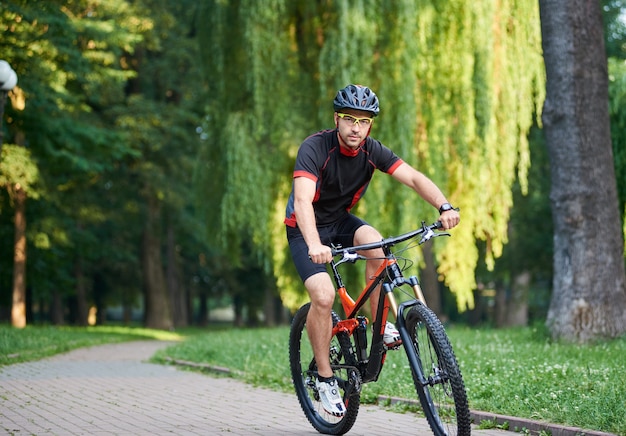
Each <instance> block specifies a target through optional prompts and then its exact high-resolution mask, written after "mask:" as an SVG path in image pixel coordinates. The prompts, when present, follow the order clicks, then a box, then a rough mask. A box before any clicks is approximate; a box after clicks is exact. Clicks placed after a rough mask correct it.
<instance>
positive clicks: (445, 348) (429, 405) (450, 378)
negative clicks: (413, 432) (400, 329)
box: [404, 303, 471, 436]
mask: <svg viewBox="0 0 626 436" xmlns="http://www.w3.org/2000/svg"><path fill="white" fill-rule="evenodd" d="M406 327H407V330H408V333H409V336H410V337H411V343H410V344H405V345H404V346H405V350H406V352H407V355H408V354H410V353H415V354H414V355H416V357H417V358H416V359H414V360H412V359H411V357H410V356H409V362H417V366H418V367H417V368H414V367H413V366H414V365H413V364H411V373H412V374H413V381H414V384H415V389H416V390H417V394H418V396H419V399H420V403H421V404H422V408H423V410H424V414H425V415H426V419H427V420H428V424H429V425H430V428H431V429H432V431H433V433H434V434H435V435H436V436H442V435H447V436H467V435H469V434H470V433H471V420H470V413H469V407H468V404H467V394H466V392H465V385H464V383H463V378H462V376H461V371H460V370H459V365H458V362H457V360H456V357H455V356H454V352H453V351H452V346H451V345H450V341H449V339H448V336H447V334H446V332H445V330H444V328H443V325H442V324H441V322H440V321H439V319H438V318H437V316H436V315H435V313H434V312H433V311H432V310H430V309H429V308H428V307H426V306H424V305H423V304H421V303H419V304H417V305H416V306H413V307H412V308H411V309H410V310H409V312H408V313H407V316H406Z"/></svg>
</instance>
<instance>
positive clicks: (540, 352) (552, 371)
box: [0, 325, 626, 436]
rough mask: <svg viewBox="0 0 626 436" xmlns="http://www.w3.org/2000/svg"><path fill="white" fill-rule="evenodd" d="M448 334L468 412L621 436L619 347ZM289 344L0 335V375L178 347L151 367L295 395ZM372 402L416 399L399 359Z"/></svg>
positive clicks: (88, 334)
mask: <svg viewBox="0 0 626 436" xmlns="http://www.w3.org/2000/svg"><path fill="white" fill-rule="evenodd" d="M447 332H448V334H449V336H450V339H451V342H452V344H453V347H454V350H455V352H456V355H457V358H458V360H459V364H460V366H461V371H462V373H463V378H464V380H465V385H466V388H467V394H468V398H469V402H470V408H472V409H474V410H481V411H485V412H493V413H498V414H504V415H512V416H517V417H520V418H531V419H536V420H543V421H546V422H550V423H560V424H566V425H571V426H576V427H581V428H584V429H590V430H600V431H605V432H611V433H615V434H618V435H621V436H626V376H624V374H626V359H625V358H624V356H626V337H623V338H621V339H617V340H613V341H607V342H602V343H597V344H594V345H585V346H580V345H572V344H562V343H555V342H553V341H551V340H550V339H549V338H548V337H547V335H546V334H545V332H544V331H542V330H541V329H533V328H523V329H507V330H493V329H484V328H481V329H470V328H466V327H449V328H448V329H447ZM288 337H289V328H288V327H279V328H273V329H266V328H262V329H261V328H260V329H233V328H218V329H215V328H211V329H204V330H197V329H193V330H191V329H190V330H183V331H179V332H177V333H169V332H162V331H154V330H149V329H141V328H124V327H93V328H76V327H27V328H25V329H22V330H18V329H13V328H11V327H9V326H6V325H5V326H3V325H0V367H1V366H2V365H8V364H12V363H17V362H23V361H29V360H36V359H40V358H43V357H46V356H50V355H53V354H58V353H62V352H66V351H69V350H71V349H74V348H79V347H84V346H91V345H98V344H103V343H110V342H121V341H129V340H137V339H161V340H180V339H184V340H180V342H178V343H177V344H176V345H173V346H170V347H168V348H166V349H164V350H162V351H160V352H159V353H157V355H156V356H155V357H154V360H155V361H157V362H161V363H166V362H168V361H169V360H168V359H170V358H173V359H180V360H185V361H190V362H197V363H202V364H209V365H214V366H219V367H226V368H229V369H231V370H233V374H234V376H236V377H238V378H241V379H243V380H245V381H246V382H248V383H251V384H254V385H258V386H264V387H268V388H272V389H277V390H282V391H285V392H293V384H292V382H291V376H290V373H289V361H288V355H289V350H288V349H287V347H288ZM0 370H1V368H0ZM379 396H394V397H403V398H407V399H411V400H415V399H417V395H416V393H415V390H414V388H413V382H412V379H411V376H410V374H409V368H408V366H407V364H406V356H405V354H404V351H403V350H398V351H392V352H389V353H387V360H386V362H385V367H384V368H383V371H382V374H381V376H380V379H379V380H378V382H376V383H369V384H366V385H365V386H364V387H363V392H362V401H363V402H365V403H368V402H369V403H373V402H375V401H377V399H378V397H379ZM294 401H296V399H295V395H294Z"/></svg>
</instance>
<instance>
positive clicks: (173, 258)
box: [167, 223, 189, 327]
mask: <svg viewBox="0 0 626 436" xmlns="http://www.w3.org/2000/svg"><path fill="white" fill-rule="evenodd" d="M178 265H179V264H178V256H177V255H176V237H175V234H174V226H173V225H172V224H171V223H169V224H168V226H167V289H168V292H169V295H170V303H171V306H172V318H173V321H174V326H175V327H186V326H188V325H189V316H188V313H187V296H186V293H185V289H184V288H183V286H182V285H181V282H180V269H179V267H178Z"/></svg>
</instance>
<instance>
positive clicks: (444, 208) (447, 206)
mask: <svg viewBox="0 0 626 436" xmlns="http://www.w3.org/2000/svg"><path fill="white" fill-rule="evenodd" d="M451 209H454V208H453V207H452V205H451V204H450V203H444V204H442V205H441V207H440V208H439V213H443V212H445V211H447V210H451Z"/></svg>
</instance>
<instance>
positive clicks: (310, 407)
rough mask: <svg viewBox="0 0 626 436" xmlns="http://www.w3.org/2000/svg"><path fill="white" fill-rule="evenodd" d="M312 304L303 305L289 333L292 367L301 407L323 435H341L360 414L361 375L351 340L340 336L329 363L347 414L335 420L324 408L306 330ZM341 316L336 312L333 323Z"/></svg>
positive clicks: (315, 365)
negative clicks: (356, 366) (317, 386)
mask: <svg viewBox="0 0 626 436" xmlns="http://www.w3.org/2000/svg"><path fill="white" fill-rule="evenodd" d="M309 308H310V303H307V304H305V305H304V306H302V307H301V308H300V309H299V310H298V311H297V312H296V314H295V316H294V318H293V321H292V323H291V332H290V334H289V365H290V368H291V376H292V378H293V384H294V387H295V389H296V395H297V396H298V401H299V402H300V406H301V407H302V410H303V411H304V415H305V416H306V417H307V419H308V420H309V422H310V423H311V425H313V427H314V428H315V429H316V430H317V431H319V432H320V433H325V434H333V435H340V434H344V433H347V432H348V431H349V430H350V429H351V428H352V426H353V425H354V422H355V421H356V417H357V414H358V412H359V405H360V402H361V398H360V381H361V379H360V375H359V373H358V371H357V370H356V368H354V360H353V359H354V358H353V351H352V344H351V342H350V337H349V336H348V335H347V334H346V333H338V334H337V335H336V336H334V337H333V338H332V341H331V344H330V361H331V362H330V363H331V366H332V367H333V372H334V374H335V377H336V378H337V381H338V384H339V387H340V389H341V391H342V397H343V401H344V403H345V405H346V414H345V415H344V416H342V417H335V416H333V415H331V414H329V413H327V412H326V411H324V409H323V407H322V403H321V402H320V401H319V395H318V393H317V389H316V387H315V380H316V378H317V364H316V363H315V358H314V357H313V349H312V348H311V343H310V342H309V335H308V333H307V330H306V318H307V315H308V313H309ZM338 320H339V317H338V316H337V315H336V314H335V313H334V312H333V324H334V323H336V322H337V321H338Z"/></svg>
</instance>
